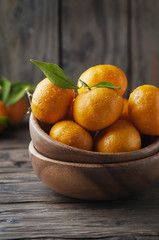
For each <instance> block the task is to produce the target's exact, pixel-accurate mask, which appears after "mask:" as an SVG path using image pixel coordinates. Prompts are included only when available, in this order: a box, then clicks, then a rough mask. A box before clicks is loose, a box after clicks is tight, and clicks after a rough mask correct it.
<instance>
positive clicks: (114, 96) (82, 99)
mask: <svg viewBox="0 0 159 240" xmlns="http://www.w3.org/2000/svg"><path fill="white" fill-rule="evenodd" d="M122 108H123V99H122V97H121V95H120V94H119V93H118V92H117V91H116V90H114V89H111V88H93V89H91V90H90V91H88V90H86V91H84V92H82V93H80V94H79V95H78V96H77V97H76V99H75V101H74V104H73V117H74V120H75V122H77V123H78V124H79V125H81V126H82V127H84V128H85V129H87V130H89V131H97V130H100V129H103V128H105V127H107V126H109V125H110V124H112V123H113V122H115V121H116V120H117V119H118V118H119V116H120V114H121V112H122Z"/></svg>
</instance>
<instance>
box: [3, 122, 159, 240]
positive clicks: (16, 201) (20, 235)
mask: <svg viewBox="0 0 159 240" xmlns="http://www.w3.org/2000/svg"><path fill="white" fill-rule="evenodd" d="M29 141H30V136H29V131H28V120H26V121H25V122H23V124H21V125H20V126H19V127H18V128H15V129H12V130H11V129H10V130H9V131H7V132H5V133H3V134H2V136H1V137H0V239H3V240H4V239H56V240H57V239H111V240H151V239H152V240H153V239H155V240H158V239H159V182H158V183H156V184H155V185H153V187H152V188H151V189H149V190H148V191H147V192H144V193H143V194H141V195H140V196H136V197H132V198H131V199H129V200H122V201H114V202H111V201H109V202H86V201H80V200H75V199H70V198H67V197H64V196H61V195H59V194H57V193H55V192H53V191H52V190H50V189H49V188H47V187H46V186H44V185H43V183H42V182H40V180H39V179H38V178H37V177H36V175H35V174H34V172H33V169H32V166H31V162H30V160H29V155H28V144H29Z"/></svg>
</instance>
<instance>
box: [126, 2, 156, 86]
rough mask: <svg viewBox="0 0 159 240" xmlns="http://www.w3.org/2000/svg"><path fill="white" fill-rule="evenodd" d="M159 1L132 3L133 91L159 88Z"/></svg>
mask: <svg viewBox="0 0 159 240" xmlns="http://www.w3.org/2000/svg"><path fill="white" fill-rule="evenodd" d="M158 12H159V1H157V0H152V1H149V0H146V1H145V0H141V1H137V0H135V1H131V45H130V48H131V89H132V90H133V89H134V88H135V87H136V86H139V85H142V84H153V85H155V86H158V87H159V30H158V29H159V14H158Z"/></svg>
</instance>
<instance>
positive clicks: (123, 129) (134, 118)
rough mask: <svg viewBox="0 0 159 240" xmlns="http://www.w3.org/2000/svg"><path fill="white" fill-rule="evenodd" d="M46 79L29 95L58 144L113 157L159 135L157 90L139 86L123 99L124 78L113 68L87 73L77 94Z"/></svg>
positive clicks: (34, 110)
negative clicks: (114, 154)
mask: <svg viewBox="0 0 159 240" xmlns="http://www.w3.org/2000/svg"><path fill="white" fill-rule="evenodd" d="M61 71H62V70H61ZM46 76H47V78H45V79H44V80H42V81H41V82H40V83H39V84H38V85H37V87H36V89H35V91H34V93H33V97H32V102H31V109H32V112H33V114H34V116H35V117H36V118H37V119H38V120H39V121H41V122H44V123H49V124H52V127H51V130H50V136H51V137H52V138H54V139H56V140H57V141H59V142H62V143H64V144H67V145H70V146H72V147H76V148H80V149H84V150H94V151H97V152H103V153H117V152H128V151H135V150H138V149H140V147H141V137H140V136H141V134H146V135H159V88H157V87H155V86H152V85H143V86H140V87H137V88H136V89H135V90H134V91H133V92H132V93H131V94H130V97H129V99H128V100H127V99H124V98H123V97H122V95H123V94H124V92H125V90H126V88H127V78H126V76H125V74H124V72H123V71H121V70H120V69H119V68H117V67H115V66H113V65H98V66H94V67H91V68H89V69H88V70H87V71H85V72H84V73H83V74H82V75H81V76H80V78H79V80H78V84H77V91H78V93H76V94H75V91H74V89H69V87H68V88H63V87H59V86H58V84H56V83H55V84H54V83H52V82H51V81H50V78H49V77H48V75H47V74H46ZM49 76H50V75H49ZM55 82H56V81H55ZM103 82H106V84H107V85H104V84H103ZM100 83H102V84H100ZM110 83H112V85H111V84H110Z"/></svg>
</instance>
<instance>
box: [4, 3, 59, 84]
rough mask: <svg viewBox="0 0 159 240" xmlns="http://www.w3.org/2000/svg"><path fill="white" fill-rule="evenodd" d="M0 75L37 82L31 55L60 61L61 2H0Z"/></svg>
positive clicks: (41, 76) (38, 73)
mask: <svg viewBox="0 0 159 240" xmlns="http://www.w3.org/2000/svg"><path fill="white" fill-rule="evenodd" d="M0 6H1V7H0V76H5V77H7V78H8V79H9V80H11V81H12V82H16V81H27V82H30V83H37V82H39V81H40V80H42V78H43V76H44V75H43V74H42V72H41V71H40V70H39V69H38V68H37V67H35V66H34V65H33V64H32V63H30V58H33V59H39V60H43V61H48V62H55V63H58V15H57V14H58V11H57V8H58V1H57V0H47V1H45V0H34V1H32V0H20V1H19V0H14V1H10V0H1V1H0Z"/></svg>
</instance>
